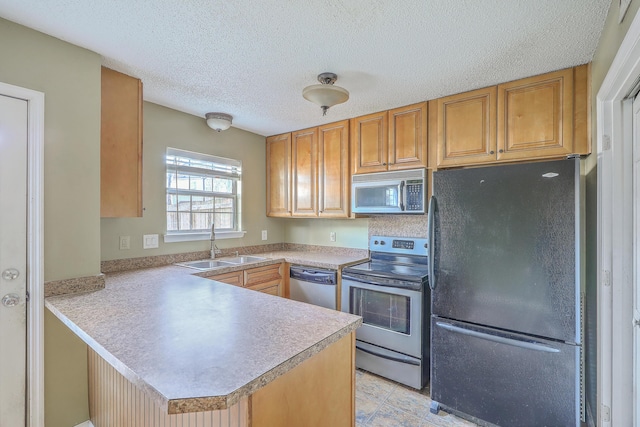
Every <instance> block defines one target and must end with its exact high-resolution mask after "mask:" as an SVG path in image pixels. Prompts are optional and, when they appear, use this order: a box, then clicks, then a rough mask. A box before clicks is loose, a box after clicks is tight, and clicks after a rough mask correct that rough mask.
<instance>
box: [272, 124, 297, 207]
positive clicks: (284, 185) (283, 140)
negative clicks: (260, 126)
mask: <svg viewBox="0 0 640 427" xmlns="http://www.w3.org/2000/svg"><path fill="white" fill-rule="evenodd" d="M266 146H267V216H272V217H289V216H291V197H290V195H291V134H290V133H286V134H283V135H275V136H270V137H268V138H267V141H266Z"/></svg>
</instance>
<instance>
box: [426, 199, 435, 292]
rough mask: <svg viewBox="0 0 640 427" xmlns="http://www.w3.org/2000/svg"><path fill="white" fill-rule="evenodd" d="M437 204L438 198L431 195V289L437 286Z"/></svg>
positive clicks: (429, 218)
mask: <svg viewBox="0 0 640 427" xmlns="http://www.w3.org/2000/svg"><path fill="white" fill-rule="evenodd" d="M435 206H436V198H435V196H431V198H430V199H429V214H428V215H427V232H428V233H429V260H428V262H429V287H430V288H431V290H434V289H435V288H436V275H435V268H434V264H435V253H436V250H435V248H436V245H435V243H436V232H435V223H434V219H435V217H434V215H435V212H434V211H435Z"/></svg>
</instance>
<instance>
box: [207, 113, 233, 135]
mask: <svg viewBox="0 0 640 427" xmlns="http://www.w3.org/2000/svg"><path fill="white" fill-rule="evenodd" d="M204 118H205V119H207V125H208V126H209V127H210V128H211V129H213V130H215V131H218V132H220V131H221V130H227V129H229V127H230V126H231V122H232V120H233V117H231V116H230V115H229V114H225V113H207V114H206V115H205V116H204Z"/></svg>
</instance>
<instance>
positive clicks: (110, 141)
mask: <svg viewBox="0 0 640 427" xmlns="http://www.w3.org/2000/svg"><path fill="white" fill-rule="evenodd" d="M100 126H101V127H100V216H101V217H112V218H114V217H141V216H142V82H141V81H140V80H139V79H136V78H134V77H131V76H128V75H126V74H122V73H119V72H117V71H114V70H111V69H109V68H105V67H102V90H101V125H100Z"/></svg>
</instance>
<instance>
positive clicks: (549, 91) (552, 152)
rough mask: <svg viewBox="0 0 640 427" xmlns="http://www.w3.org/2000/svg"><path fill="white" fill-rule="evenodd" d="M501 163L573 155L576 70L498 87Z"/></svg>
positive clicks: (498, 155) (498, 154) (498, 135)
mask: <svg viewBox="0 0 640 427" xmlns="http://www.w3.org/2000/svg"><path fill="white" fill-rule="evenodd" d="M497 137H498V153H497V159H498V160H520V159H529V158H541V157H558V156H566V155H569V154H572V153H573V69H572V68H569V69H566V70H561V71H557V72H554V73H548V74H544V75H541V76H535V77H530V78H527V79H523V80H518V81H515V82H510V83H505V84H501V85H498V134H497Z"/></svg>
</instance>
